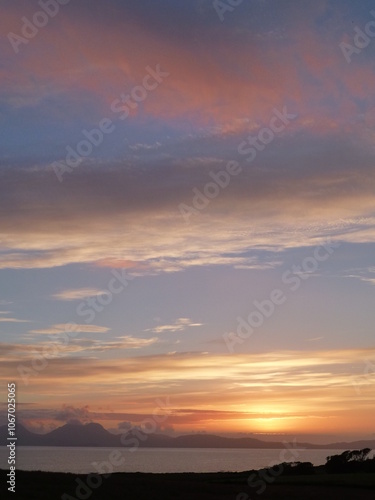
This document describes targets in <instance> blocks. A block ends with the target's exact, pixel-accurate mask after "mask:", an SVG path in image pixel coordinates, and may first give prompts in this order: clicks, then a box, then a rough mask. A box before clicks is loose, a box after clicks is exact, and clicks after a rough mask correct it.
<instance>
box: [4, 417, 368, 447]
mask: <svg viewBox="0 0 375 500" xmlns="http://www.w3.org/2000/svg"><path fill="white" fill-rule="evenodd" d="M8 437H9V436H8V429H7V426H6V425H4V426H1V427H0V440H1V442H2V443H6V442H9V441H7V438H8ZM16 437H17V445H18V446H79V447H132V446H135V444H136V445H137V446H139V447H145V448H248V449H282V448H285V446H286V445H285V443H281V442H276V441H275V442H270V441H261V440H259V439H254V438H247V437H240V438H235V437H223V436H216V435H213V434H187V435H183V436H177V437H171V436H167V435H165V434H146V433H142V432H141V431H139V430H138V431H136V430H130V431H129V432H128V433H127V434H126V437H125V439H124V438H123V439H122V440H121V438H122V435H120V434H112V433H111V432H109V431H107V430H106V429H104V427H103V426H101V425H100V424H97V423H89V424H79V423H75V424H65V425H63V426H62V427H58V428H57V429H54V430H53V431H51V432H48V433H47V434H36V433H34V432H30V431H29V430H27V429H26V428H25V427H24V426H23V425H22V424H17V426H16ZM294 447H295V448H299V449H303V448H306V449H363V448H366V447H368V448H371V449H374V448H375V440H368V441H354V442H348V443H347V442H340V443H329V444H325V445H316V444H311V443H298V444H294Z"/></svg>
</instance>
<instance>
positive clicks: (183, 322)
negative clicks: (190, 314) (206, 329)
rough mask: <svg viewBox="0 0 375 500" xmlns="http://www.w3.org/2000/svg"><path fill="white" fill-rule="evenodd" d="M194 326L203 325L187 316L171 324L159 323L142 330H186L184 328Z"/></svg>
mask: <svg viewBox="0 0 375 500" xmlns="http://www.w3.org/2000/svg"><path fill="white" fill-rule="evenodd" d="M194 326H203V323H193V322H192V320H191V319H189V318H178V319H177V321H176V322H175V323H173V324H169V325H168V324H167V325H159V326H155V327H154V328H147V329H146V330H144V331H145V332H154V333H165V332H181V331H183V330H186V328H190V327H194Z"/></svg>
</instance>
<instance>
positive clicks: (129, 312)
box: [0, 0, 375, 442]
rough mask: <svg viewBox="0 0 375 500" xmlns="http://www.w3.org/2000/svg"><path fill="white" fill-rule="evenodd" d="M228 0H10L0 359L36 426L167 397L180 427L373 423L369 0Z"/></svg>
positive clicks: (358, 432)
mask: <svg viewBox="0 0 375 500" xmlns="http://www.w3.org/2000/svg"><path fill="white" fill-rule="evenodd" d="M46 3H48V2H47V0H46ZM63 3H65V4H64V5H63ZM232 3H238V5H237V6H236V7H231V6H230V5H229V4H230V2H228V3H226V0H223V2H215V1H214V2H213V1H212V0H126V1H120V0H106V1H105V2H104V1H102V0H81V1H80V2H77V1H75V0H72V1H70V2H69V1H67V0H65V2H61V5H60V4H59V5H58V6H57V7H56V4H54V5H55V10H53V7H51V5H52V6H53V2H52V3H51V4H49V5H50V7H46V9H50V10H49V11H48V10H47V13H44V14H41V12H44V11H43V9H42V7H41V4H43V0H42V1H41V4H40V3H38V2H37V1H34V0H18V1H17V2H14V1H13V0H3V2H2V15H1V18H0V30H1V38H0V54H1V64H0V123H1V136H0V146H1V147H0V235H1V236H0V256H1V258H0V332H1V344H0V346H1V351H0V358H1V365H0V378H1V381H2V386H3V388H4V390H3V391H2V394H3V398H4V399H3V401H5V398H6V384H7V383H8V382H13V381H16V382H17V397H18V418H19V421H20V422H23V423H24V424H25V425H27V426H28V428H30V429H34V430H36V431H38V432H44V431H48V430H50V429H52V428H55V427H58V426H61V425H63V424H64V423H66V422H69V421H72V420H80V421H81V422H90V421H94V422H99V423H101V424H102V425H103V426H105V427H106V428H108V429H113V430H114V429H117V430H120V429H123V428H127V427H129V426H139V425H142V422H143V421H144V419H145V418H147V417H150V415H152V414H153V412H155V411H158V412H159V411H160V410H158V403H157V400H161V401H164V402H165V401H169V404H168V418H167V419H166V420H165V422H164V423H163V424H162V425H161V428H160V430H161V431H168V432H170V433H174V434H176V435H178V434H181V433H186V432H202V431H206V432H212V433H225V434H228V433H250V434H255V435H256V436H257V437H259V438H265V439H270V437H272V438H274V436H275V435H277V434H285V433H286V434H289V435H291V436H297V437H298V436H307V437H308V438H309V439H310V441H314V440H315V441H316V442H330V441H332V440H333V439H354V438H357V437H361V438H372V439H374V437H375V434H374V433H375V429H374V424H373V422H374V421H375V405H374V388H375V342H374V321H375V307H374V297H375V294H374V292H375V287H374V285H375V259H374V256H375V226H374V223H375V196H374V188H375V171H374V161H375V58H374V56H375V6H374V2H372V1H366V0H362V1H361V2H358V0H314V1H311V0H244V1H243V2H242V3H241V2H232ZM223 5H224V6H225V5H227V8H224V7H223ZM51 9H52V10H51ZM371 10H372V12H373V14H372V13H371ZM48 12H49V13H48ZM38 13H39V14H38ZM52 14H53V15H52ZM25 18H26V20H25ZM32 20H34V21H32ZM25 23H26V24H25ZM35 24H39V26H40V27H37V28H35ZM366 32H367V35H366ZM90 140H91V142H90ZM272 300H273V302H271V301H272ZM254 302H255V303H254ZM251 321H252V322H253V326H251V325H249V322H250V323H251ZM249 332H250V333H249ZM5 415H6V414H5V406H4V405H3V411H2V412H1V417H2V420H1V421H0V423H5V421H6V420H5Z"/></svg>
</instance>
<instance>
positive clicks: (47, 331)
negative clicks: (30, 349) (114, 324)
mask: <svg viewBox="0 0 375 500" xmlns="http://www.w3.org/2000/svg"><path fill="white" fill-rule="evenodd" d="M72 331H74V332H77V333H107V332H109V331H110V328H107V327H105V326H97V325H77V324H74V326H72V325H70V323H66V324H64V323H61V324H56V325H51V326H50V327H49V328H43V329H39V330H30V331H29V333H33V334H37V335H59V334H61V333H65V332H72Z"/></svg>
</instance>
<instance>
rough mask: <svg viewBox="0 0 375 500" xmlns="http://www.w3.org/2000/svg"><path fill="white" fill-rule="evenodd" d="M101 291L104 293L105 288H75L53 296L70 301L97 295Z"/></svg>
mask: <svg viewBox="0 0 375 500" xmlns="http://www.w3.org/2000/svg"><path fill="white" fill-rule="evenodd" d="M100 293H103V290H100V289H99V288H75V289H68V290H63V291H61V292H58V293H55V294H54V295H53V296H52V297H53V298H54V299H57V300H69V301H70V300H80V299H86V298H88V297H95V296H96V295H98V294H100Z"/></svg>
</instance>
